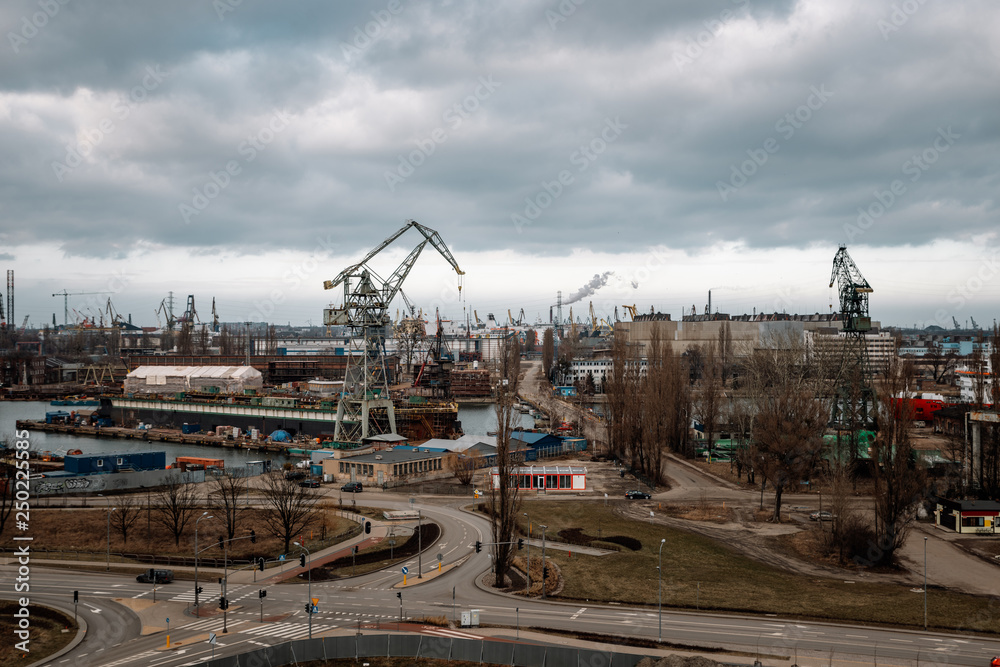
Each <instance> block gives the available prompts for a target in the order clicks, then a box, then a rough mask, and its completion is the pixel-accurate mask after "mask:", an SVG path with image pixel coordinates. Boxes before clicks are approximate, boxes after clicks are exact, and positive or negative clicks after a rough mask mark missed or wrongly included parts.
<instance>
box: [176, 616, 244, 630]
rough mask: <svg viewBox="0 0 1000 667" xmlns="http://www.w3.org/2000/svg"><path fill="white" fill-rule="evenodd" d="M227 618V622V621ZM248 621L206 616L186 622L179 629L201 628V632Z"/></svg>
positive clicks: (228, 627) (227, 627)
mask: <svg viewBox="0 0 1000 667" xmlns="http://www.w3.org/2000/svg"><path fill="white" fill-rule="evenodd" d="M227 620H228V622H227ZM247 622H248V621H246V620H242V621H238V620H235V619H224V618H206V619H204V620H202V621H194V622H193V623H188V624H187V625H182V626H181V627H180V628H179V629H180V630H201V631H203V632H214V631H216V630H221V629H222V628H223V627H225V628H226V629H227V630H228V629H230V628H232V627H233V626H236V625H242V624H243V623H247Z"/></svg>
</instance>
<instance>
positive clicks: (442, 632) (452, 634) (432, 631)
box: [421, 626, 482, 639]
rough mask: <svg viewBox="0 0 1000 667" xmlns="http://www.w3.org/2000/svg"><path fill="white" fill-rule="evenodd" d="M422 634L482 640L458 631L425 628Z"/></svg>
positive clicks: (476, 636) (477, 636)
mask: <svg viewBox="0 0 1000 667" xmlns="http://www.w3.org/2000/svg"><path fill="white" fill-rule="evenodd" d="M421 632H424V633H425V634H429V635H438V636H440V637H453V638H455V639H482V637H480V636H479V635H473V634H469V633H467V632H459V631H458V630H447V629H445V628H432V627H427V626H425V627H424V628H423V629H422V630H421Z"/></svg>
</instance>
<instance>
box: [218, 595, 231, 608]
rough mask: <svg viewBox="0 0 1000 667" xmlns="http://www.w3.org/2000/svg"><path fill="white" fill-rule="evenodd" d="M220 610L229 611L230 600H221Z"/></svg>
mask: <svg viewBox="0 0 1000 667" xmlns="http://www.w3.org/2000/svg"><path fill="white" fill-rule="evenodd" d="M219 609H222V610H223V611H225V610H226V609H229V600H227V599H226V598H219Z"/></svg>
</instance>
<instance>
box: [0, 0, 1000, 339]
mask: <svg viewBox="0 0 1000 667" xmlns="http://www.w3.org/2000/svg"><path fill="white" fill-rule="evenodd" d="M43 5H44V3H42V4H39V3H38V2H37V0H14V1H13V2H9V3H6V4H5V5H4V6H3V7H2V8H0V26H2V27H4V31H3V32H4V34H5V36H6V40H5V44H4V45H3V47H0V54H2V55H0V109H2V113H0V137H2V140H3V145H4V159H3V160H0V183H2V184H3V185H2V186H0V242H2V245H0V277H2V276H4V274H5V270H7V269H13V270H14V271H15V283H16V298H15V304H16V308H15V313H14V317H13V319H12V320H11V319H10V318H8V319H9V321H11V322H12V324H13V325H15V326H20V324H21V321H22V319H23V317H24V316H25V315H29V318H30V320H31V322H32V323H33V324H35V325H44V324H46V323H51V321H52V314H53V313H55V314H56V319H57V321H58V322H59V323H60V324H61V323H62V321H63V307H62V306H63V302H62V298H61V297H53V296H51V295H52V294H54V293H57V292H62V291H63V290H67V291H69V292H70V293H73V292H97V291H110V292H112V294H111V295H103V296H97V297H95V299H94V301H92V302H88V301H87V297H70V303H69V306H70V307H71V308H75V309H77V310H78V311H82V312H84V313H85V314H86V313H87V311H88V310H89V311H90V313H94V312H96V311H97V310H98V309H100V308H103V305H104V302H105V301H106V298H107V296H111V298H112V300H113V303H114V306H115V308H116V309H117V310H118V311H119V312H120V313H122V314H123V315H125V316H127V315H128V314H129V313H131V314H132V317H133V321H134V322H136V323H137V324H142V325H155V324H156V317H155V315H154V311H155V310H156V308H157V307H158V306H159V304H160V301H161V300H162V299H163V298H165V297H166V295H167V292H168V291H171V290H172V291H173V292H174V294H175V297H176V298H177V300H178V302H179V303H181V304H183V301H184V300H185V299H186V297H187V295H188V294H194V295H195V297H196V304H197V307H198V311H199V313H200V314H201V316H202V319H206V318H208V319H210V317H211V315H210V310H211V302H212V298H213V297H214V298H215V299H216V302H217V305H218V309H219V316H220V318H221V319H223V320H231V321H246V320H253V321H263V320H268V321H274V322H279V323H286V322H290V323H292V324H306V323H307V322H309V321H311V322H312V323H313V324H314V325H318V324H321V322H322V312H323V308H324V307H326V306H327V305H328V303H330V302H331V301H332V302H336V301H337V300H338V296H339V294H338V293H337V292H336V291H333V292H325V291H324V290H323V289H322V283H323V280H325V279H328V278H331V277H333V276H335V275H336V274H337V273H339V271H340V270H341V269H342V268H344V267H345V266H346V265H348V264H350V263H352V262H354V261H357V260H358V259H359V258H360V257H361V256H363V254H364V253H365V252H366V251H367V250H368V249H370V248H371V247H373V246H375V245H376V244H378V243H379V242H380V241H381V240H382V239H383V238H385V237H386V236H388V235H389V234H391V233H393V232H394V231H395V230H396V229H398V228H399V227H400V226H401V225H402V224H403V223H404V221H405V220H406V219H410V218H412V219H415V220H417V221H419V222H421V223H422V224H424V225H427V226H428V227H431V228H433V229H436V230H438V231H439V232H440V233H441V236H442V237H443V239H444V241H445V243H447V244H448V246H449V247H450V249H451V251H452V253H453V254H454V256H455V258H456V259H457V260H458V262H459V264H460V265H461V266H462V267H463V269H465V271H466V272H467V275H466V277H465V281H464V285H465V286H464V289H463V291H462V295H461V298H459V296H458V293H457V290H456V289H455V285H456V281H455V275H454V273H453V272H450V271H449V269H448V267H447V265H446V264H445V263H444V262H443V261H442V260H441V258H440V257H438V256H436V254H434V253H433V252H432V251H426V252H425V254H424V256H422V257H421V258H420V260H419V262H418V263H417V265H416V267H415V268H414V270H413V273H412V274H411V276H410V278H409V279H408V281H407V282H406V284H404V286H403V289H404V291H405V292H406V293H407V295H408V296H409V297H410V299H411V301H413V302H414V303H415V304H416V305H418V306H420V307H422V308H423V309H424V310H425V313H429V314H431V315H433V312H434V309H435V308H436V307H440V308H441V312H442V315H444V316H446V317H449V318H451V319H460V318H463V317H465V316H466V314H467V313H468V314H471V311H472V310H473V309H475V310H477V311H478V313H479V316H480V318H481V319H482V318H484V317H485V315H486V313H488V312H494V314H496V315H497V317H498V318H499V319H505V316H506V310H507V309H508V308H509V309H510V310H511V311H513V313H514V314H515V315H516V314H517V313H518V312H519V311H520V309H522V308H523V309H524V311H525V315H526V317H527V319H528V320H529V321H535V319H536V318H540V319H542V320H548V313H549V307H550V306H553V305H554V304H555V302H556V293H557V291H560V290H561V291H562V292H563V295H564V297H568V296H570V295H572V294H574V293H576V292H579V291H580V290H581V289H582V288H583V287H584V286H586V285H588V284H595V283H593V281H594V276H595V275H596V276H598V277H599V280H598V283H596V284H597V285H599V286H598V287H597V288H596V289H595V291H594V294H593V295H592V296H591V295H586V296H584V297H583V298H581V300H580V301H578V302H577V303H575V304H573V309H574V310H573V312H574V314H575V315H581V316H582V315H585V314H586V311H587V307H588V302H589V301H590V300H593V302H594V306H595V309H596V310H597V311H598V315H599V316H605V317H610V316H612V314H613V309H614V306H616V305H617V306H618V307H619V313H620V314H622V308H621V306H622V305H623V304H630V305H631V304H635V305H636V306H637V309H638V310H639V311H640V312H648V311H649V309H650V307H651V306H652V307H653V308H655V309H656V310H659V311H663V312H668V313H670V314H671V316H672V317H673V318H675V319H679V318H680V317H681V315H682V314H683V312H686V311H690V309H691V307H692V306H694V307H695V308H696V309H697V310H698V311H699V312H701V311H702V310H703V309H704V307H705V305H706V302H707V293H708V291H709V290H712V302H713V310H716V307H717V309H718V310H719V311H720V312H728V313H730V314H733V315H739V314H746V313H751V312H753V311H754V309H756V310H757V311H758V312H760V311H770V312H774V311H777V312H782V311H785V312H789V313H800V314H805V313H815V312H820V313H826V312H830V310H831V304H832V305H833V309H834V310H836V308H837V304H836V300H835V298H836V292H835V291H831V290H830V289H829V288H828V287H827V285H828V283H829V277H830V269H831V263H832V259H833V256H834V255H835V253H836V251H837V248H838V246H839V245H841V244H846V245H847V246H848V248H849V251H850V253H851V255H852V257H853V258H854V259H855V261H856V262H857V264H858V266H859V268H860V269H861V271H862V272H863V273H864V275H865V277H866V278H867V279H868V280H869V282H870V283H871V284H872V286H873V287H874V290H875V291H874V293H873V294H872V297H871V314H872V317H873V318H874V319H877V320H879V321H881V322H882V323H883V324H884V325H894V326H907V327H909V326H913V325H914V324H916V325H918V326H928V325H932V324H936V325H938V326H942V327H944V328H950V327H951V325H952V318H955V319H957V320H958V321H959V322H960V323H963V324H964V323H966V322H968V321H970V318H974V319H975V320H976V321H977V322H978V323H979V324H980V325H981V326H982V327H984V328H986V327H989V326H992V324H993V321H994V318H995V317H996V314H997V313H998V312H1000V257H998V254H997V253H998V250H1000V237H998V230H1000V215H998V208H997V191H998V188H1000V157H998V156H1000V119H998V116H997V114H996V109H997V108H1000V86H997V85H996V84H997V81H1000V63H998V62H997V59H996V56H995V54H996V52H997V48H998V44H997V40H998V37H997V35H1000V6H998V5H997V4H996V3H993V2H988V1H987V0H959V1H957V2H951V3H934V2H925V3H899V2H894V1H892V0H875V1H874V2H867V1H862V0H846V1H843V0H813V1H808V2H807V1H805V0H754V1H750V0H683V1H681V0H678V1H676V2H670V3H663V2H654V1H653V0H642V1H635V2H629V3H625V4H613V3H597V2H583V1H582V0H572V1H568V0H567V1H565V2H558V1H556V0H549V1H545V0H526V1H525V2H519V3H510V2H506V3H503V2H493V3H482V2H473V1H472V0H459V1H458V2H448V3H443V2H436V3H416V2H412V1H410V0H384V1H374V2H368V3H328V2H321V1H320V0H303V1H302V2H298V3H295V4H294V5H284V4H278V3H267V2H262V1H259V0H243V1H242V2H240V3H236V2H227V1H225V0H223V1H222V2H216V3H206V2H202V1H197V2H195V1H192V0H181V1H178V2H172V3H169V4H163V3H153V2H150V1H148V0H145V1H140V2H121V1H116V2H100V1H98V0H74V2H72V3H66V4H62V3H52V4H51V7H49V5H45V6H43ZM46 7H48V9H46ZM415 244H416V237H415V236H414V235H412V233H411V234H408V235H406V236H404V237H402V238H401V239H399V241H397V243H396V244H394V245H393V246H392V247H391V249H390V250H391V251H389V252H386V253H385V254H384V256H380V257H379V258H378V261H377V262H376V264H377V266H378V267H379V270H380V271H382V270H384V271H385V272H386V275H387V274H388V273H390V272H391V271H392V269H393V268H394V267H395V265H396V264H398V263H399V261H401V260H402V258H403V257H404V256H405V255H406V253H407V252H408V251H409V250H410V249H411V248H412V247H413V246H414V245H415ZM584 291H585V292H586V291H587V290H584ZM831 297H832V298H831ZM5 306H6V303H5ZM397 307H399V308H402V305H401V303H400V304H398V305H396V304H394V305H393V308H392V310H393V311H395V309H396V308H397ZM181 309H183V307H182V308H181ZM568 310H569V307H568V305H567V307H566V308H565V310H564V315H566V316H568ZM71 314H72V313H71ZM8 315H9V314H8Z"/></svg>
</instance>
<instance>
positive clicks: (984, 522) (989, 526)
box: [934, 498, 1000, 535]
mask: <svg viewBox="0 0 1000 667" xmlns="http://www.w3.org/2000/svg"><path fill="white" fill-rule="evenodd" d="M998 517H1000V503H998V502H996V501H994V500H947V499H945V498H938V501H937V507H936V508H935V510H934V522H935V523H936V524H937V525H939V526H942V527H944V528H950V529H952V530H954V531H955V532H956V533H973V534H977V535H995V534H996V525H997V518H998Z"/></svg>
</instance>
